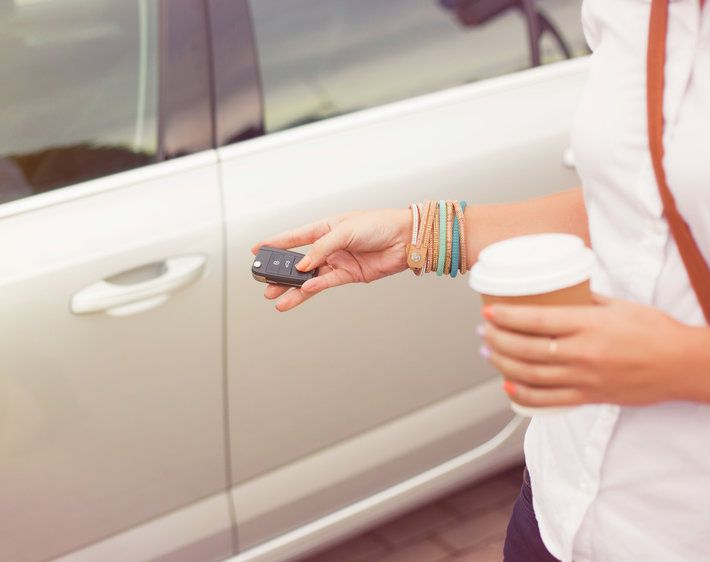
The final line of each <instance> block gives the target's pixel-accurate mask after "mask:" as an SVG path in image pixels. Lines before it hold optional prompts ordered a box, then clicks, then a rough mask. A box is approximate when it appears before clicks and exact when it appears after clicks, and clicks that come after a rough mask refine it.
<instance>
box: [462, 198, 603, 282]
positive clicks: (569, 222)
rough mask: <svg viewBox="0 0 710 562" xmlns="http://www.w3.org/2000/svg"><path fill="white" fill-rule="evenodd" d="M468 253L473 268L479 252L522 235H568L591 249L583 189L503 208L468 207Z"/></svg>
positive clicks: (504, 205) (496, 206) (466, 215)
mask: <svg viewBox="0 0 710 562" xmlns="http://www.w3.org/2000/svg"><path fill="white" fill-rule="evenodd" d="M464 216H465V219H466V244H467V245H466V253H467V254H468V256H467V258H468V267H469V268H470V267H471V266H472V265H473V264H474V263H476V260H477V259H478V254H479V252H480V251H481V250H482V249H483V248H485V247H486V246H488V245H489V244H492V243H493V242H498V241H499V240H504V239H505V238H510V237H512V236H522V235H523V234H537V233H541V232H567V233H569V234H575V235H577V236H579V237H580V238H582V239H584V241H585V243H586V244H587V245H589V228H588V223H587V211H586V209H585V207H584V199H583V197H582V188H581V187H578V188H575V189H569V190H567V191H561V192H560V193H555V194H554V195H548V196H546V197H541V198H538V199H531V200H528V201H520V202H516V203H508V204H502V205H469V206H467V207H466V210H465V215H464Z"/></svg>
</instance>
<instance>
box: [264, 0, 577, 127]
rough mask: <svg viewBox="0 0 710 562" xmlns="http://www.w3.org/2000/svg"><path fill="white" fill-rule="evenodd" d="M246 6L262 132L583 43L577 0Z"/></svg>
mask: <svg viewBox="0 0 710 562" xmlns="http://www.w3.org/2000/svg"><path fill="white" fill-rule="evenodd" d="M250 5H251V10H252V13H253V19H254V27H255V34H256V43H257V51H258V58H259V64H260V69H261V75H262V87H263V96H264V114H265V115H264V117H265V126H266V130H267V131H269V132H273V131H277V130H281V129H286V128H288V127H293V126H295V125H299V124H303V123H308V122H311V121H316V120H319V119H324V118H327V117H332V116H335V115H339V114H344V113H348V112H351V111H355V110H358V109H363V108H367V107H372V106H375V105H379V104H383V103H387V102H392V101H395V100H400V99H403V98H407V97H411V96H416V95H419V94H424V93H427V92H432V91H436V90H440V89H443V88H449V87H452V86H456V85H460V84H466V83H469V82H474V81H476V80H481V79H484V78H490V77H492V76H498V75H501V74H506V73H510V72H515V71H518V70H522V69H524V68H528V67H529V66H531V64H532V59H533V55H535V54H536V53H535V51H537V50H538V49H539V54H540V62H541V63H543V64H544V63H549V62H553V61H557V60H560V59H562V58H565V57H568V56H577V55H581V54H584V53H586V52H587V48H586V44H585V42H584V37H583V34H582V29H581V21H580V20H581V15H580V12H581V0H537V1H533V0H387V1H386V2H385V1H382V0H288V1H287V0H251V3H250ZM525 6H532V7H534V9H535V11H534V12H533V13H532V14H530V17H528V15H526V14H527V12H526V11H525ZM531 26H532V27H533V28H535V27H537V28H538V29H541V30H543V31H544V33H543V34H542V36H541V39H540V40H539V41H534V42H533V43H534V48H531V43H530V40H529V35H528V33H529V29H530V27H531Z"/></svg>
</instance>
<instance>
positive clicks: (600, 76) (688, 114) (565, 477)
mask: <svg viewBox="0 0 710 562" xmlns="http://www.w3.org/2000/svg"><path fill="white" fill-rule="evenodd" d="M650 6H651V2H650V0H585V2H584V4H583V8H582V21H583V25H584V31H585V35H586V37H587V41H588V43H589V45H590V47H591V48H592V50H593V54H592V56H591V66H590V73H589V78H588V82H587V85H586V87H585V90H584V93H583V95H582V97H581V100H580V105H579V108H578V111H577V114H576V117H575V123H574V127H573V135H572V137H573V139H572V141H573V144H572V146H573V149H574V153H575V159H576V162H577V167H578V171H579V174H580V177H581V178H582V183H583V187H584V193H585V201H586V204H587V212H588V216H589V226H590V233H591V238H592V246H593V248H594V250H595V252H596V254H597V256H598V258H599V264H600V266H599V268H598V271H597V272H596V273H595V275H594V277H593V279H592V287H593V289H594V290H595V291H596V292H598V293H601V294H606V295H609V296H613V297H617V298H622V299H627V300H631V301H636V302H639V303H643V304H647V305H652V306H655V307H657V308H660V309H661V310H664V311H665V312H667V313H668V314H670V315H672V316H673V317H675V318H677V319H678V320H680V321H682V322H685V323H686V324H694V325H702V324H704V320H703V315H702V312H701V309H700V307H699V305H698V302H697V300H696V298H695V295H694V293H693V290H692V288H691V286H690V284H689V282H688V277H687V274H686V271H685V268H684V266H683V263H682V261H681V259H680V256H679V254H678V249H677V247H676V245H675V243H674V241H673V238H672V237H671V236H670V234H669V230H668V226H667V224H666V222H665V220H664V218H663V216H662V213H663V206H662V204H661V201H660V198H659V195H658V188H657V187H656V183H655V178H654V175H653V170H652V167H651V159H650V154H649V150H648V141H647V134H646V97H645V96H646V46H647V36H648V16H649V11H650ZM664 115H665V119H666V121H665V122H666V125H665V133H664V146H665V149H666V157H665V160H664V163H665V169H666V174H667V177H668V183H669V186H670V188H671V191H672V192H673V193H674V195H675V198H676V201H677V203H678V207H679V210H680V212H681V214H682V215H683V217H684V218H685V220H686V221H687V222H688V223H689V225H690V227H691V229H692V231H693V234H694V236H695V238H696V240H697V242H698V243H699V245H700V247H701V249H702V251H703V254H704V256H705V259H706V260H708V261H710V3H709V4H708V5H706V6H705V9H704V10H703V13H702V14H701V12H700V1H699V0H671V3H670V15H669V31H668V54H667V61H666V91H665V98H664ZM639 343H640V344H642V342H639ZM668 376H669V377H672V376H683V373H682V372H675V373H668ZM708 376H710V366H708ZM525 455H526V460H527V464H528V469H529V471H530V475H531V480H532V484H533V499H534V507H535V511H536V514H537V518H538V522H539V525H540V533H541V535H542V539H543V541H544V543H545V545H546V546H547V548H548V549H549V550H550V552H551V553H552V554H553V555H554V556H556V557H557V558H559V559H561V560H562V561H564V562H568V561H570V560H574V561H575V562H587V561H595V562H622V561H623V562H626V561H628V562H640V561H641V562H655V561H658V562H675V561H683V562H695V561H698V562H699V561H703V562H705V561H708V560H710V405H701V404H697V403H692V402H666V403H662V404H658V405H653V406H648V407H619V406H615V405H589V406H582V407H579V408H575V409H574V410H573V411H572V412H570V413H568V414H561V415H547V416H545V415H541V416H536V417H535V418H534V419H533V420H532V422H531V424H530V428H529V430H528V433H527V435H526V438H525Z"/></svg>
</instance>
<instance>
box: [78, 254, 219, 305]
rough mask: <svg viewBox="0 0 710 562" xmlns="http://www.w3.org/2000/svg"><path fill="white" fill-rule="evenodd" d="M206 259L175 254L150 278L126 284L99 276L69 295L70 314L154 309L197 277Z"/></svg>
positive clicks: (200, 256)
mask: <svg viewBox="0 0 710 562" xmlns="http://www.w3.org/2000/svg"><path fill="white" fill-rule="evenodd" d="M206 262H207V258H206V257H205V256H203V255H188V256H176V257H172V258H168V259H166V260H164V261H163V262H162V264H160V268H159V271H160V273H159V275H158V276H157V277H155V278H154V279H149V280H147V281H141V282H138V283H130V284H118V283H112V282H110V281H108V280H106V279H102V280H101V281H98V282H97V283H94V284H93V285H89V286H88V287H85V288H83V289H82V290H81V291H79V292H77V293H76V294H75V295H74V296H73V297H72V299H71V311H72V312H73V313H74V314H92V313H95V312H106V313H107V314H110V315H112V316H126V315H128V314H135V313H137V312H142V311H143V310H148V309H150V308H154V307H156V306H158V305H159V304H162V303H163V302H165V301H166V300H167V299H168V297H169V296H170V294H171V293H174V292H175V291H178V290H180V289H183V288H185V287H187V286H188V285H190V284H191V283H193V282H194V281H195V280H197V278H198V277H199V276H200V275H202V272H203V271H204V269H205V263H206Z"/></svg>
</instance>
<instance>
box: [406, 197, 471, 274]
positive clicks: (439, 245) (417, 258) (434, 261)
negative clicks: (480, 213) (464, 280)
mask: <svg viewBox="0 0 710 562" xmlns="http://www.w3.org/2000/svg"><path fill="white" fill-rule="evenodd" d="M409 208H410V209H411V211H412V242H411V244H407V265H408V266H409V268H410V269H411V270H412V271H413V272H414V274H415V275H421V274H422V272H425V273H426V272H429V271H436V274H437V275H451V277H456V274H457V272H458V271H461V274H462V275H463V274H464V273H466V271H467V269H466V236H465V229H464V216H463V211H464V209H465V208H466V201H461V202H460V203H459V202H458V201H456V200H448V199H447V200H446V201H444V200H443V199H441V200H439V201H427V202H425V203H412V204H411V205H410V206H409Z"/></svg>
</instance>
